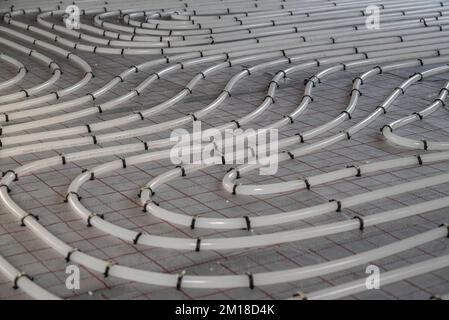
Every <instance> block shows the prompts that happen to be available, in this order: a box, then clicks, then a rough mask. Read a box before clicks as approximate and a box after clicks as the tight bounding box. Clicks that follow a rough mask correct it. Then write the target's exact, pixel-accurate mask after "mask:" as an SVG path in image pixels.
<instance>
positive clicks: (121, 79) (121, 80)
mask: <svg viewBox="0 0 449 320" xmlns="http://www.w3.org/2000/svg"><path fill="white" fill-rule="evenodd" d="M115 78H119V79H120V82H123V81H124V80H123V78H122V77H121V76H115Z"/></svg>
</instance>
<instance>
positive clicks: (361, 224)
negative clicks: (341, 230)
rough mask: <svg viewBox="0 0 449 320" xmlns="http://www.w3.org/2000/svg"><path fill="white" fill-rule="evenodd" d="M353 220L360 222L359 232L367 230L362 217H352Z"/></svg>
mask: <svg viewBox="0 0 449 320" xmlns="http://www.w3.org/2000/svg"><path fill="white" fill-rule="evenodd" d="M352 219H357V220H359V224H360V226H359V230H360V231H363V230H364V229H365V221H363V219H362V218H361V217H360V216H354V217H352Z"/></svg>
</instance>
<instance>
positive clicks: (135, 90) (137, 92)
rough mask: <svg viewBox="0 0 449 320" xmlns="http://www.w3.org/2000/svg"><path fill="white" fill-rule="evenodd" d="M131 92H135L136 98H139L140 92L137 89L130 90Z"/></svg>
mask: <svg viewBox="0 0 449 320" xmlns="http://www.w3.org/2000/svg"><path fill="white" fill-rule="evenodd" d="M132 92H135V93H136V94H137V95H138V96H140V92H139V90H137V89H134V90H132Z"/></svg>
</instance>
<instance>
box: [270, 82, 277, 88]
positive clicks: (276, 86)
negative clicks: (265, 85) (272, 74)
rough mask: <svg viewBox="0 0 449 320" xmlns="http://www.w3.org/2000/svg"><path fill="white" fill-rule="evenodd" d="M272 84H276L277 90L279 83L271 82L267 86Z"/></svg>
mask: <svg viewBox="0 0 449 320" xmlns="http://www.w3.org/2000/svg"><path fill="white" fill-rule="evenodd" d="M272 83H275V84H276V87H277V88H279V83H278V82H277V81H274V80H271V81H270V83H269V86H270V85H271V84H272Z"/></svg>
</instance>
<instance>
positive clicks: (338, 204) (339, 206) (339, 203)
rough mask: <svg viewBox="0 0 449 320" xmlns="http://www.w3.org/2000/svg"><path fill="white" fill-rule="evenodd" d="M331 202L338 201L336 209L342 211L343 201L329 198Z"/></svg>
mask: <svg viewBox="0 0 449 320" xmlns="http://www.w3.org/2000/svg"><path fill="white" fill-rule="evenodd" d="M329 202H336V203H337V210H335V212H341V201H338V200H335V199H331V200H329Z"/></svg>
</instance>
